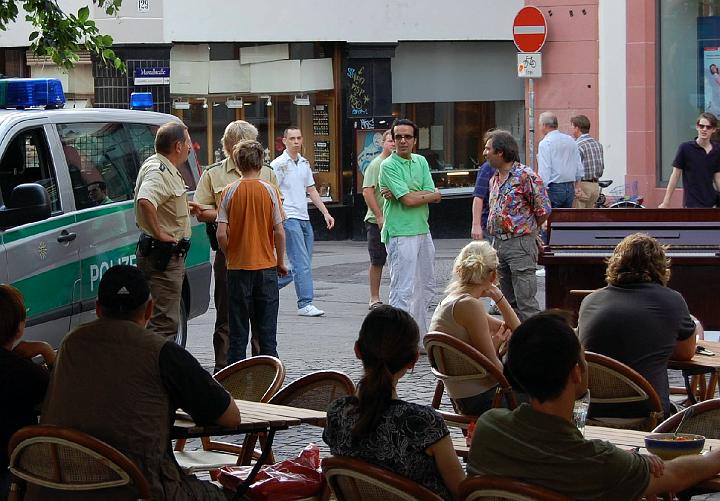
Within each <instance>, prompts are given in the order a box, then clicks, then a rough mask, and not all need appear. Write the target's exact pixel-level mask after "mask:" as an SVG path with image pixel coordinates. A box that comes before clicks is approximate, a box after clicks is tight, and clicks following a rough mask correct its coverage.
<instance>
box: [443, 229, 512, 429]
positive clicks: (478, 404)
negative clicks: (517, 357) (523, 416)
mask: <svg viewBox="0 0 720 501" xmlns="http://www.w3.org/2000/svg"><path fill="white" fill-rule="evenodd" d="M497 266H498V257H497V252H496V251H495V249H493V248H492V246H491V245H490V244H489V243H488V242H486V241H484V240H476V241H473V242H470V243H469V244H467V245H466V246H465V247H464V248H463V249H462V250H461V251H460V254H459V255H458V257H457V258H456V259H455V264H454V265H453V279H452V281H451V282H450V285H449V286H448V288H447V291H446V292H447V296H446V297H445V299H443V300H442V301H440V304H438V305H437V308H436V309H435V314H434V315H433V317H432V320H431V321H430V330H431V331H440V332H443V333H445V334H449V335H451V336H454V337H456V338H458V339H460V340H462V341H465V342H466V343H468V344H469V345H470V346H472V347H473V348H475V349H476V350H478V351H479V352H480V353H482V354H483V355H485V357H487V358H488V360H490V361H491V362H492V363H493V364H495V366H496V367H497V368H498V369H500V370H502V369H503V365H502V362H500V358H499V356H498V352H499V350H500V348H501V347H502V346H503V344H504V342H505V341H506V340H507V339H508V337H509V336H510V334H511V333H512V332H513V331H514V330H515V329H516V328H517V326H518V325H520V320H519V319H518V317H517V315H516V314H515V312H514V311H513V309H512V307H511V306H510V303H509V302H508V300H507V299H506V298H505V296H504V295H503V293H502V292H501V291H500V289H499V288H498V287H497V286H496V285H495V282H496V281H497ZM482 297H488V298H491V299H492V300H493V301H495V304H497V307H498V309H499V310H500V313H501V315H502V318H503V320H502V321H501V320H498V319H497V318H494V317H492V316H490V315H488V313H487V311H486V310H485V306H484V305H483V303H482V301H481V300H480V298H482ZM495 387H496V383H495V381H494V380H492V379H490V378H488V379H487V381H480V382H473V383H472V384H469V385H468V386H467V388H465V389H464V391H463V393H466V395H465V396H464V397H461V398H456V399H455V403H456V404H457V406H458V408H459V409H458V410H459V411H460V412H461V413H463V414H468V415H474V416H477V415H480V414H482V413H483V412H485V411H486V410H488V409H489V408H490V407H491V405H492V400H493V397H494V395H495Z"/></svg>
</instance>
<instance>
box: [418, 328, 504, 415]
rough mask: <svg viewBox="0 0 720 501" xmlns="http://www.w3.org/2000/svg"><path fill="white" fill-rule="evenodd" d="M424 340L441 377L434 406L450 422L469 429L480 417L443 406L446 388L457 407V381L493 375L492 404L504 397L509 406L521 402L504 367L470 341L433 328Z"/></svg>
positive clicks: (496, 405) (431, 362)
mask: <svg viewBox="0 0 720 501" xmlns="http://www.w3.org/2000/svg"><path fill="white" fill-rule="evenodd" d="M423 343H424V345H425V350H426V351H427V356H428V362H430V368H431V370H432V373H433V374H434V375H435V377H436V378H437V380H438V382H437V386H436V387H435V395H434V397H433V401H432V407H433V408H434V409H437V410H438V412H439V413H440V415H441V416H442V417H443V419H445V421H446V422H447V423H448V424H451V425H454V426H458V427H460V428H463V429H465V428H467V426H468V425H469V424H470V423H474V422H475V421H477V418H478V417H477V416H466V415H462V414H458V413H457V412H452V413H451V412H446V411H441V410H440V404H441V401H442V396H443V388H444V389H445V390H447V394H448V396H449V397H450V402H451V403H452V405H453V408H454V409H457V406H456V405H455V402H454V398H455V397H454V388H455V386H454V385H455V384H456V383H466V382H469V381H476V380H480V379H484V378H486V377H488V376H490V377H491V378H492V379H494V380H495V381H496V382H497V384H498V388H497V392H496V393H495V398H494V399H493V404H492V406H493V407H500V406H501V405H502V404H503V400H505V401H506V403H507V406H508V408H509V409H514V408H515V407H516V406H517V402H516V400H515V394H514V393H513V391H512V387H511V386H510V383H508V381H507V379H505V376H504V375H503V373H502V371H501V370H500V369H498V368H497V367H496V366H495V365H494V364H493V363H492V362H491V361H490V360H488V358H487V357H486V356H485V355H483V354H482V353H480V352H479V351H478V350H476V349H475V348H473V347H472V346H470V345H469V344H468V343H466V342H464V341H462V340H460V339H457V338H456V337H453V336H450V335H448V334H443V333H442V332H429V333H428V334H426V335H425V337H424V338H423Z"/></svg>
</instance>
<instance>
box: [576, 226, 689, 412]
mask: <svg viewBox="0 0 720 501" xmlns="http://www.w3.org/2000/svg"><path fill="white" fill-rule="evenodd" d="M606 280H607V283H608V286H607V287H605V288H603V289H600V290H597V291H595V292H593V293H592V294H590V295H589V296H587V297H586V298H585V299H584V300H583V302H582V304H581V305H580V316H579V319H578V335H579V336H580V341H581V343H582V344H583V347H584V348H585V349H586V350H588V351H593V352H595V353H600V354H602V355H607V356H609V357H612V358H614V359H615V360H619V361H620V362H623V363H624V364H626V365H629V366H630V367H631V368H633V369H635V370H636V371H637V372H639V373H640V374H641V375H642V376H644V377H645V379H647V380H648V381H649V382H650V384H651V385H652V386H653V388H655V391H656V392H657V393H658V396H659V397H660V401H661V402H662V403H663V407H664V410H665V415H666V416H669V415H670V414H673V413H674V408H673V406H672V404H671V403H670V387H669V383H668V378H667V365H668V360H670V358H671V357H672V359H673V360H690V359H691V358H692V357H693V354H694V353H695V338H696V336H695V334H696V333H697V332H700V329H702V327H700V324H699V322H696V321H695V320H694V319H693V317H692V316H691V315H690V312H689V311H688V307H687V304H686V303H685V299H683V297H682V296H681V295H680V294H679V293H678V292H676V291H674V290H672V289H670V288H668V287H667V283H668V281H669V280H670V259H669V258H668V257H667V256H666V254H665V249H664V248H663V246H662V245H660V243H659V242H658V241H657V240H655V239H654V238H653V237H651V236H649V235H646V234H643V233H634V234H632V235H628V236H627V237H625V238H624V239H623V240H622V241H621V242H620V243H619V244H618V245H617V246H616V247H615V251H614V252H613V254H612V256H610V259H609V260H608V266H607V271H606ZM645 405H646V404H644V403H642V404H638V405H636V404H627V403H626V404H622V405H615V404H604V405H603V406H602V415H603V416H615V417H638V416H640V415H647V411H648V409H646V408H645V407H644V406H645ZM593 407H594V409H591V413H592V411H593V410H595V413H597V411H598V410H600V409H598V408H597V407H596V406H593Z"/></svg>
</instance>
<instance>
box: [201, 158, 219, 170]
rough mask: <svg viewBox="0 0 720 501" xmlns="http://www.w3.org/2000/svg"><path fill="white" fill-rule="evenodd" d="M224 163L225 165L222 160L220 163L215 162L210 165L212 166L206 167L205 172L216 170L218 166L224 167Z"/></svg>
mask: <svg viewBox="0 0 720 501" xmlns="http://www.w3.org/2000/svg"><path fill="white" fill-rule="evenodd" d="M222 163H223V161H222V160H220V161H219V162H215V163H213V164H210V165H206V166H205V168H204V169H203V170H210V169H214V168H215V167H217V166H218V165H222Z"/></svg>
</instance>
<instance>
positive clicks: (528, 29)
mask: <svg viewBox="0 0 720 501" xmlns="http://www.w3.org/2000/svg"><path fill="white" fill-rule="evenodd" d="M546 37H547V23H546V22H545V16H544V15H543V13H542V12H541V11H540V9H538V8H537V7H533V6H531V5H529V6H527V7H523V8H522V9H520V11H519V12H518V13H517V14H516V15H515V20H514V21H513V40H514V41H515V46H516V47H517V48H518V50H519V51H520V52H540V49H541V48H542V46H543V44H544V43H545V38H546Z"/></svg>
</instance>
